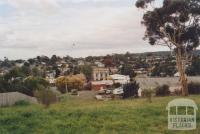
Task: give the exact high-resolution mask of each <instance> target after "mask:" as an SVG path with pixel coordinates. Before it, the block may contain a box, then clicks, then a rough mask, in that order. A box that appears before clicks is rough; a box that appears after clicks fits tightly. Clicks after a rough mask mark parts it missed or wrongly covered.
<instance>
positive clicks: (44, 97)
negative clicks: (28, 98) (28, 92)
mask: <svg viewBox="0 0 200 134" xmlns="http://www.w3.org/2000/svg"><path fill="white" fill-rule="evenodd" d="M35 96H36V97H37V99H38V101H39V102H40V103H42V104H44V105H45V106H46V107H48V106H49V105H50V104H53V103H56V102H57V95H56V93H54V92H53V91H51V90H50V89H45V88H43V89H41V90H37V91H36V92H35Z"/></svg>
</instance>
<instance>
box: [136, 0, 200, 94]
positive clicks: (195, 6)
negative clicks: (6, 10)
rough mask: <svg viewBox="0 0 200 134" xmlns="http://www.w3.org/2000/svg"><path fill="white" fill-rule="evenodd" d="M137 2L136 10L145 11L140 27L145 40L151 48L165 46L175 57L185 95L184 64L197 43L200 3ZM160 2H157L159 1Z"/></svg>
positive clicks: (193, 0)
mask: <svg viewBox="0 0 200 134" xmlns="http://www.w3.org/2000/svg"><path fill="white" fill-rule="evenodd" d="M154 1H155V0H137V2H136V7H138V8H142V9H144V11H145V13H144V16H143V20H142V24H143V25H144V26H145V27H146V32H145V36H144V39H147V40H148V41H149V43H150V44H151V45H161V46H167V47H169V48H170V50H172V51H174V53H175V55H176V63H177V69H178V71H179V74H180V83H181V87H182V95H184V96H187V95H188V86H187V78H186V75H185V64H186V63H187V62H188V58H189V57H191V54H192V52H193V51H194V50H195V49H196V48H197V47H198V46H199V42H200V38H199V37H200V1H199V0H163V4H162V5H161V6H155V5H158V4H154ZM158 2H160V1H158Z"/></svg>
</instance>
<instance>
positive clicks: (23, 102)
mask: <svg viewBox="0 0 200 134" xmlns="http://www.w3.org/2000/svg"><path fill="white" fill-rule="evenodd" d="M14 105H15V106H28V105H30V102H28V101H25V100H20V101H17V102H15V104H14Z"/></svg>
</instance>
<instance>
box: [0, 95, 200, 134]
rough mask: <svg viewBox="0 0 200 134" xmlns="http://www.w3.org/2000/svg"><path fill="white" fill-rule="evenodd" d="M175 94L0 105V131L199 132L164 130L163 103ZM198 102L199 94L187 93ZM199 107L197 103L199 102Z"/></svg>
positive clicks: (35, 133) (18, 133)
mask: <svg viewBox="0 0 200 134" xmlns="http://www.w3.org/2000/svg"><path fill="white" fill-rule="evenodd" d="M174 98H176V97H158V98H153V103H147V102H146V100H145V99H131V100H116V101H107V102H100V101H89V100H77V99H73V98H70V99H69V98H67V97H66V98H64V99H63V100H62V102H60V103H57V104H53V105H51V106H50V107H49V108H47V109H46V108H44V106H41V105H26V106H24V105H23V106H13V107H6V108H0V134H27V133H28V134H200V130H199V127H200V126H199V124H200V112H197V123H198V126H197V127H198V129H197V130H194V131H170V130H168V129H167V114H168V113H167V111H166V106H167V104H168V102H169V101H171V100H173V99H174ZM189 98H191V99H193V100H194V101H195V102H196V103H197V104H200V96H190V97H189ZM198 106H199V105H198Z"/></svg>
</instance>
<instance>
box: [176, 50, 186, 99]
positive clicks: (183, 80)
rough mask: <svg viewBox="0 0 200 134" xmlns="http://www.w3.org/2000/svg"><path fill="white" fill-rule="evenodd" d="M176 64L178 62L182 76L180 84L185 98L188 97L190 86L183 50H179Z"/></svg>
mask: <svg viewBox="0 0 200 134" xmlns="http://www.w3.org/2000/svg"><path fill="white" fill-rule="evenodd" d="M176 62H177V68H178V72H179V75H180V79H179V81H180V84H181V90H182V95H183V96H188V85H187V77H186V74H185V64H184V59H183V55H182V52H181V48H178V50H177V53H176Z"/></svg>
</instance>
